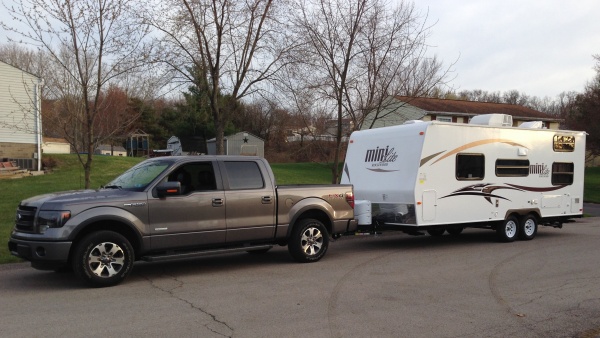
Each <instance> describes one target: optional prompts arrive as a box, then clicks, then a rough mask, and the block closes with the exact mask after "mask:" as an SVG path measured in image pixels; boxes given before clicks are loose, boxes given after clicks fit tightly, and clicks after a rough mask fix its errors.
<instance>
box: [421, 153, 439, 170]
mask: <svg viewBox="0 0 600 338" xmlns="http://www.w3.org/2000/svg"><path fill="white" fill-rule="evenodd" d="M444 151H445V150H442V151H440V152H439V153H435V154H433V155H429V156H427V157H425V158H422V159H421V164H420V165H419V167H422V166H423V164H425V163H427V162H429V160H431V159H432V158H434V157H436V156H438V155H439V154H441V153H443V152H444Z"/></svg>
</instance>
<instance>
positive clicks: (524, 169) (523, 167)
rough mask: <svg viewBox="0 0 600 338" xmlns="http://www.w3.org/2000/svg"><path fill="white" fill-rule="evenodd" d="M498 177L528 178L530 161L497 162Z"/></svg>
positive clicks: (499, 160) (502, 160)
mask: <svg viewBox="0 0 600 338" xmlns="http://www.w3.org/2000/svg"><path fill="white" fill-rule="evenodd" d="M496 176H498V177H504V176H508V177H517V176H519V177H521V176H522V177H527V176H529V160H509V159H498V160H496Z"/></svg>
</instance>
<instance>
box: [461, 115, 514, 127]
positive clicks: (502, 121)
mask: <svg viewBox="0 0 600 338" xmlns="http://www.w3.org/2000/svg"><path fill="white" fill-rule="evenodd" d="M469 124H478V125H484V126H497V127H512V124H513V123H512V116H510V115H506V114H484V115H476V116H473V117H472V118H471V121H469Z"/></svg>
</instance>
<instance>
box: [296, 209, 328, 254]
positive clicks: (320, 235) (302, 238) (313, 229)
mask: <svg viewBox="0 0 600 338" xmlns="http://www.w3.org/2000/svg"><path fill="white" fill-rule="evenodd" d="M328 246H329V234H328V233H327V229H326V228H325V226H324V225H323V223H321V222H320V221H318V220H316V219H311V218H306V219H302V220H300V221H298V223H297V224H296V225H295V226H294V229H293V230H292V235H291V237H290V242H289V244H288V251H289V252H290V255H292V257H293V258H294V259H295V260H296V261H298V262H301V263H310V262H316V261H318V260H319V259H321V258H323V256H325V253H326V252H327V247H328Z"/></svg>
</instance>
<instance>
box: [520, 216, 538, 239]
mask: <svg viewBox="0 0 600 338" xmlns="http://www.w3.org/2000/svg"><path fill="white" fill-rule="evenodd" d="M537 223H538V222H537V218H535V216H534V215H527V216H525V217H523V219H522V220H521V224H519V239H522V240H525V241H529V240H532V239H533V238H534V237H535V235H536V234H537Z"/></svg>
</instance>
